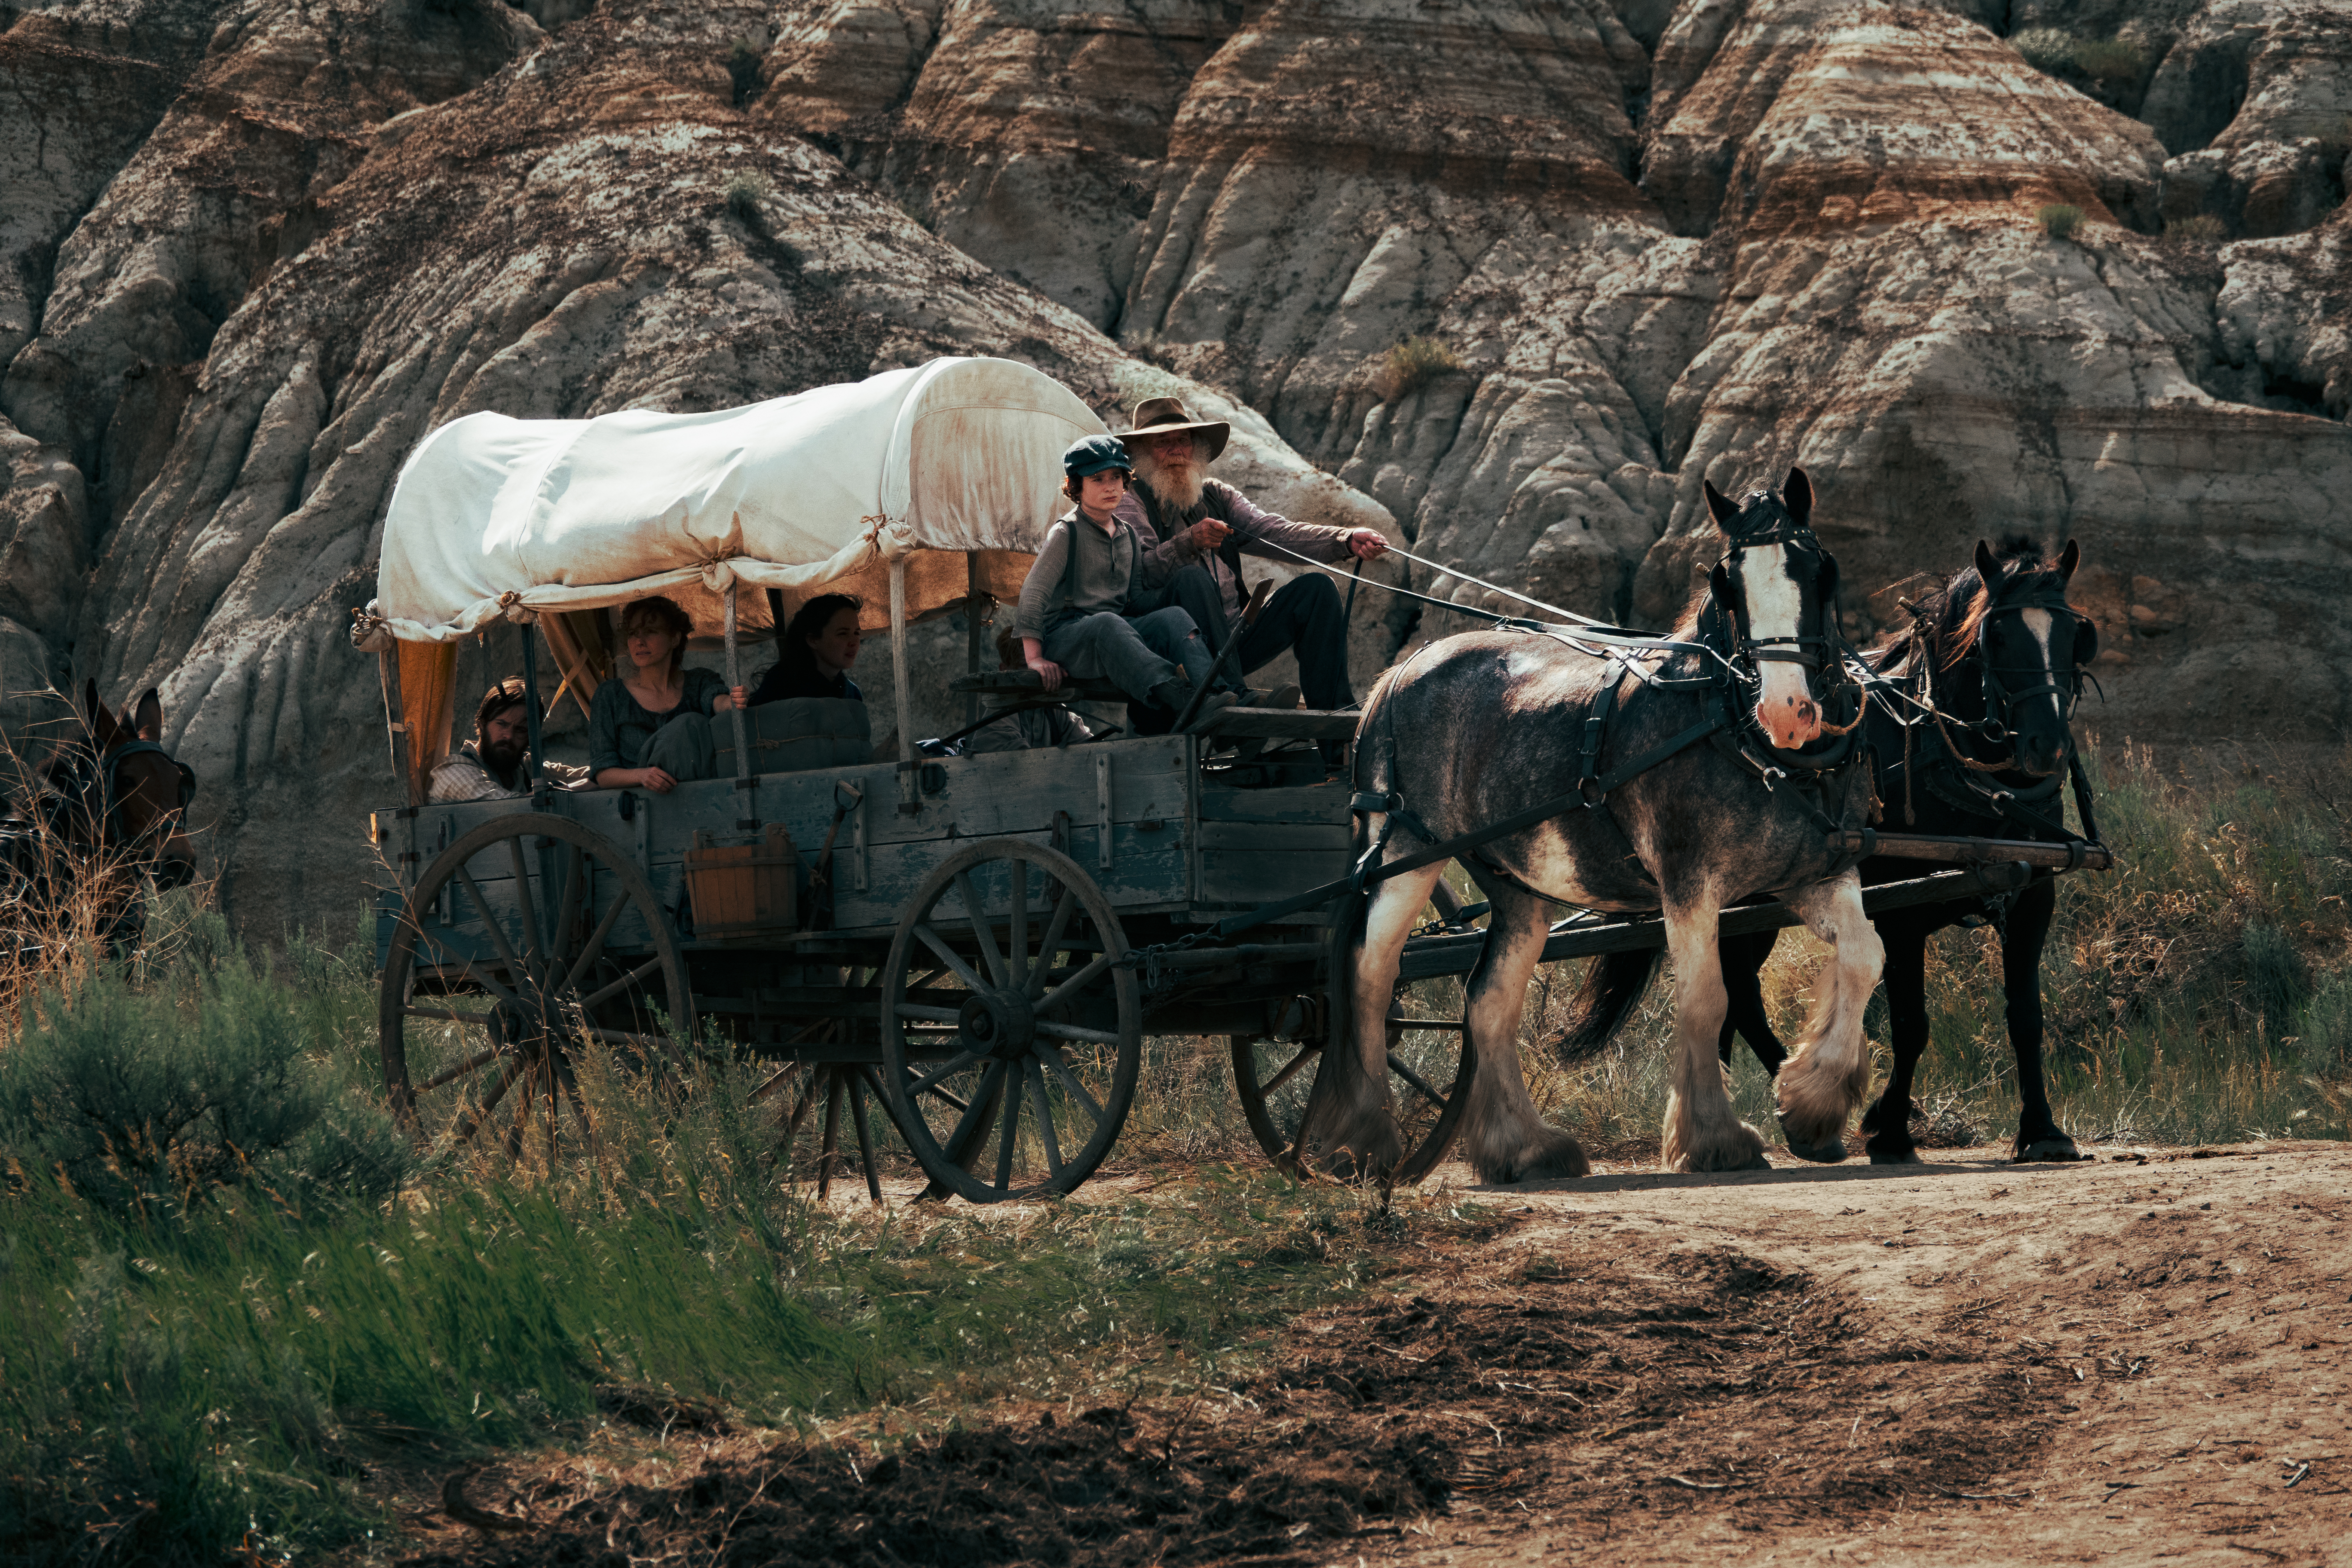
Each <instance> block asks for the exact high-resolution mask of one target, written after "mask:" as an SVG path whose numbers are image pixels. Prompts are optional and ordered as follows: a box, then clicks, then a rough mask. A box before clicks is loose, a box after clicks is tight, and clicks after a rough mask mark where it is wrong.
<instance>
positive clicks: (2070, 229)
mask: <svg viewBox="0 0 2352 1568" xmlns="http://www.w3.org/2000/svg"><path fill="white" fill-rule="evenodd" d="M2035 216H2038V217H2040V218H2041V220H2042V233H2044V234H2046V235H2048V236H2049V237H2051V238H2053V239H2072V238H2073V237H2074V230H2075V229H2077V228H2079V227H2080V226H2082V222H2083V209H2082V208H2081V207H2078V206H2076V205H2074V203H2072V202H2053V203H2052V204H2051V205H2048V206H2045V207H2043V208H2042V210H2041V212H2039V213H2038V214H2036V215H2035Z"/></svg>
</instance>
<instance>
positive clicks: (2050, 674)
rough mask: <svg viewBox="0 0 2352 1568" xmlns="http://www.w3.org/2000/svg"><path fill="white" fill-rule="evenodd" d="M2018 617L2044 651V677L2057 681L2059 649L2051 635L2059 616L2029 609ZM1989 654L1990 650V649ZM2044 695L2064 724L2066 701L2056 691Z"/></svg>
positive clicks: (2034, 642)
mask: <svg viewBox="0 0 2352 1568" xmlns="http://www.w3.org/2000/svg"><path fill="white" fill-rule="evenodd" d="M2018 618H2019V619H2021V620H2022V621H2023V622H2024V623H2025V629H2026V631H2027V632H2028V633H2029V634H2030V635H2031V636H2032V638H2033V646H2034V647H2036V648H2039V649H2040V650H2041V652H2042V680H2044V681H2055V680H2056V679H2058V674H2059V671H2058V651H2057V649H2055V648H2053V647H2051V646H2050V636H2051V633H2052V632H2053V631H2054V630H2055V629H2056V628H2057V625H2058V617H2057V616H2053V615H2052V614H2051V613H2050V612H2049V611H2047V610H2027V611H2025V612H2024V613H2023V614H2022V615H2021V616H2019V617H2018ZM1989 655H1990V650H1988V656H1989ZM2035 684H2036V685H2039V684H2041V682H2040V681H2037V682H2035ZM2042 696H2043V698H2044V699H2045V700H2048V702H2049V704H2050V706H2051V707H2052V709H2053V710H2055V717H2056V718H2057V720H2058V721H2059V722H2060V723H2061V724H2063V723H2064V722H2065V721H2066V704H2065V702H2064V701H2063V700H2061V698H2060V697H2059V695H2058V693H2056V692H2054V691H2047V692H2044V693H2042Z"/></svg>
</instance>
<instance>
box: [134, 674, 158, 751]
mask: <svg viewBox="0 0 2352 1568" xmlns="http://www.w3.org/2000/svg"><path fill="white" fill-rule="evenodd" d="M131 731H133V732H134V733H136V734H137V735H138V737H139V738H140V739H141V740H142V741H161V740H162V739H163V693H162V692H160V691H158V690H156V689H154V688H153V687H152V686H151V687H149V688H148V689H146V690H145V691H143V692H142V693H140V696H139V707H138V710H136V711H135V712H134V713H132V715H131Z"/></svg>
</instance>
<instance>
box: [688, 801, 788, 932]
mask: <svg viewBox="0 0 2352 1568" xmlns="http://www.w3.org/2000/svg"><path fill="white" fill-rule="evenodd" d="M799 875H800V857H799V856H798V855H796V854H794V853H793V836H792V834H791V833H790V832H788V831H786V830H785V828H784V826H783V825H782V824H781V823H771V824H770V825H769V826H768V837H767V840H766V842H764V843H761V844H713V843H711V842H710V835H709V832H708V831H707V830H702V829H698V830H697V831H696V833H695V835H694V847H692V848H691V849H688V851H687V852H686V889H687V895H688V898H690V899H691V900H693V902H694V934H695V936H696V937H697V938H698V940H702V941H709V942H726V941H729V940H730V939H737V938H745V937H772V936H774V935H776V934H778V933H779V932H782V931H791V930H793V915H794V884H795V883H796V882H797V881H798V880H799Z"/></svg>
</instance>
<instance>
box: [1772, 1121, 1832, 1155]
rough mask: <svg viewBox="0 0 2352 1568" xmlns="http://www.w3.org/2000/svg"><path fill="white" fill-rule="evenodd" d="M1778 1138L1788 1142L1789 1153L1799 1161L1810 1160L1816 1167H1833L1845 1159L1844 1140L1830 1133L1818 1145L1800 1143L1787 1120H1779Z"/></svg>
mask: <svg viewBox="0 0 2352 1568" xmlns="http://www.w3.org/2000/svg"><path fill="white" fill-rule="evenodd" d="M1780 1136H1781V1137H1783V1138H1785V1139H1787V1140H1788V1141H1789V1152H1790V1153H1791V1154H1794V1155H1795V1156H1796V1157H1797V1158H1798V1159H1800V1160H1811V1162H1812V1163H1814V1164H1816V1165H1834V1164H1836V1163H1838V1162H1839V1161H1841V1160H1843V1159H1844V1158H1845V1140H1844V1139H1843V1138H1841V1137H1839V1136H1838V1135H1837V1134H1836V1133H1834V1132H1832V1133H1831V1134H1830V1135H1829V1136H1828V1137H1826V1138H1824V1139H1822V1141H1821V1142H1818V1143H1801V1142H1798V1141H1797V1138H1796V1135H1795V1134H1794V1133H1792V1132H1790V1130H1789V1119H1788V1118H1787V1117H1785V1116H1784V1117H1782V1118H1781V1119H1780Z"/></svg>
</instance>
